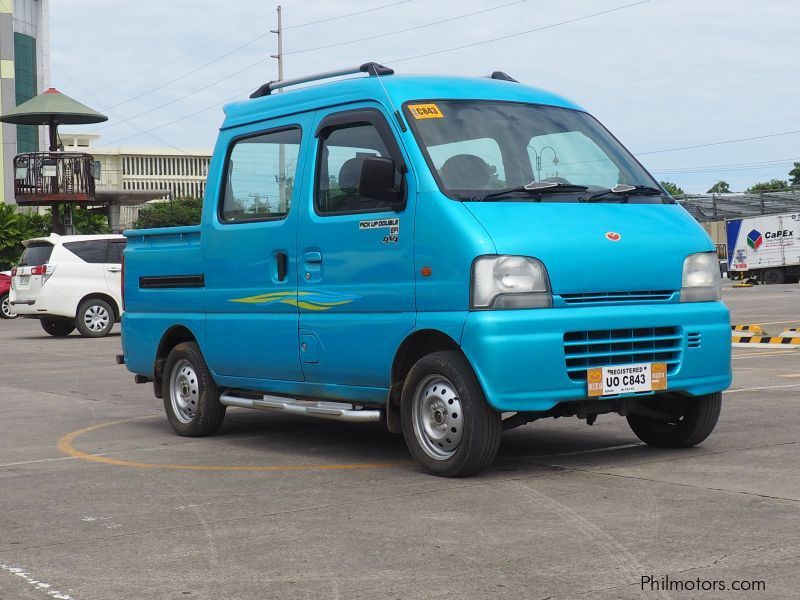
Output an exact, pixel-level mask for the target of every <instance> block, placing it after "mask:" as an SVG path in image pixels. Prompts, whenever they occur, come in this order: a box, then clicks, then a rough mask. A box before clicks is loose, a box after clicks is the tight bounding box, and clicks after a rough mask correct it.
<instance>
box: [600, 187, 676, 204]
mask: <svg viewBox="0 0 800 600" xmlns="http://www.w3.org/2000/svg"><path fill="white" fill-rule="evenodd" d="M609 194H614V195H615V196H619V197H620V199H621V200H622V201H623V202H627V201H628V196H630V195H633V194H636V195H637V196H663V195H664V192H663V191H662V190H660V189H658V188H654V187H650V186H649V185H627V184H625V183H619V184H617V185H615V186H614V187H613V188H609V189H607V190H603V191H602V192H597V193H595V194H592V195H591V196H589V197H588V198H586V200H585V202H594V201H595V200H597V199H599V198H602V197H603V196H608V195H609Z"/></svg>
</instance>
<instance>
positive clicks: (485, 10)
mask: <svg viewBox="0 0 800 600" xmlns="http://www.w3.org/2000/svg"><path fill="white" fill-rule="evenodd" d="M525 2H530V0H514V2H507V3H506V4H499V5H496V6H491V7H489V8H484V9H483V10H478V11H475V12H471V13H466V14H463V15H458V16H457V17H450V18H448V19H442V20H440V21H431V22H430V23H423V24H422V25H416V26H414V27H406V28H405V29H397V30H395V31H390V32H388V33H380V34H377V35H371V36H368V37H363V38H358V39H354V40H348V41H346V42H337V43H334V44H326V45H324V46H315V47H313V48H303V49H301V50H293V51H291V52H285V53H284V54H287V55H288V54H304V53H306V52H313V51H315V50H326V49H328V48H336V47H338V46H347V45H349V44H355V43H358V42H366V41H369V40H377V39H380V38H385V37H389V36H392V35H397V34H399V33H407V32H409V31H416V30H417V29H424V28H426V27H433V26H434V25H441V24H443V23H450V22H452V21H458V20H460V19H466V18H467V17H473V16H475V15H481V14H484V13H487V12H491V11H493V10H500V9H501V8H506V7H508V6H513V5H515V4H523V3H525Z"/></svg>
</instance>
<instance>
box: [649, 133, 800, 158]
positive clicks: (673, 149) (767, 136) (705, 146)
mask: <svg viewBox="0 0 800 600" xmlns="http://www.w3.org/2000/svg"><path fill="white" fill-rule="evenodd" d="M796 133H800V129H798V130H795V131H782V132H780V133H769V134H766V135H754V136H752V137H745V138H737V139H735V140H725V141H722V142H710V143H708V144H695V145H693V146H679V147H677V148H664V149H663V150H650V151H649V152H637V153H636V155H637V156H644V155H646V154H661V153H663V152H676V151H678V150H691V149H692V148H708V147H709V146H721V145H723V144H735V143H737V142H749V141H750V140H764V139H767V138H773V137H780V136H782V135H794V134H796Z"/></svg>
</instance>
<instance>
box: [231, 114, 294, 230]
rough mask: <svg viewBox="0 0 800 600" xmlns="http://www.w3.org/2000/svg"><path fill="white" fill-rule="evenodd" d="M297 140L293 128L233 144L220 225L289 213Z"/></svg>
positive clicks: (279, 216)
mask: <svg viewBox="0 0 800 600" xmlns="http://www.w3.org/2000/svg"><path fill="white" fill-rule="evenodd" d="M300 140H301V132H300V129H298V128H294V129H287V130H284V131H277V132H274V133H266V134H264V135H259V136H256V137H249V138H244V139H240V140H238V141H237V142H235V143H234V146H233V148H232V149H231V153H230V158H229V159H228V168H227V177H226V182H225V192H224V194H223V200H222V206H221V209H220V212H219V214H220V219H221V220H222V221H223V222H230V223H233V222H237V221H253V220H259V219H270V218H281V217H285V216H286V215H287V214H288V213H289V209H290V207H291V203H292V192H293V190H294V177H295V171H296V169H297V157H298V154H299V153H300Z"/></svg>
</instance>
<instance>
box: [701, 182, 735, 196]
mask: <svg viewBox="0 0 800 600" xmlns="http://www.w3.org/2000/svg"><path fill="white" fill-rule="evenodd" d="M706 193H707V194H730V193H731V186H730V185H728V182H727V181H718V182H717V183H715V184H714V185H712V186H711V189H710V190H708V191H707V192H706Z"/></svg>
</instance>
